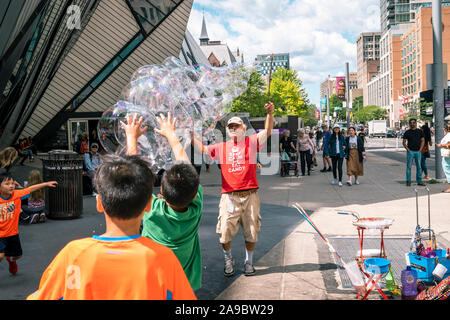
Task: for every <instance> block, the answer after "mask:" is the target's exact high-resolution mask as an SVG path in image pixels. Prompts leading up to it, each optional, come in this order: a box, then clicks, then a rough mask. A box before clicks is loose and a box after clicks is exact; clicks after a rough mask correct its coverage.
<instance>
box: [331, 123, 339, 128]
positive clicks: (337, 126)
mask: <svg viewBox="0 0 450 320" xmlns="http://www.w3.org/2000/svg"><path fill="white" fill-rule="evenodd" d="M334 128H339V129H340V128H341V127H340V126H339V125H338V124H337V123H336V124H334V126H333V129H334Z"/></svg>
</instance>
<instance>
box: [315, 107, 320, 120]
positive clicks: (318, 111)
mask: <svg viewBox="0 0 450 320" xmlns="http://www.w3.org/2000/svg"><path fill="white" fill-rule="evenodd" d="M316 120H320V110H319V109H316Z"/></svg>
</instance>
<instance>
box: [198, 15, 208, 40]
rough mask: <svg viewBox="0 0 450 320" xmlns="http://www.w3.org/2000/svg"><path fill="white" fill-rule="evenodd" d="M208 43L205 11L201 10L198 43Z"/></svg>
mask: <svg viewBox="0 0 450 320" xmlns="http://www.w3.org/2000/svg"><path fill="white" fill-rule="evenodd" d="M208 43H209V37H208V31H206V21H205V13H204V12H203V22H202V32H201V34H200V45H201V46H206V45H208Z"/></svg>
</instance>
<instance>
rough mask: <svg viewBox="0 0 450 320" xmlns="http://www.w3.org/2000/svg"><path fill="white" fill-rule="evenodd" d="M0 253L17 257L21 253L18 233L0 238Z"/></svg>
mask: <svg viewBox="0 0 450 320" xmlns="http://www.w3.org/2000/svg"><path fill="white" fill-rule="evenodd" d="M0 253H4V254H5V256H7V257H19V256H21V255H22V246H21V245H20V238H19V235H18V234H16V235H15V236H11V237H6V238H0Z"/></svg>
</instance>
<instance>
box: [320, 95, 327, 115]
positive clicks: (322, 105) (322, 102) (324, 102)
mask: <svg viewBox="0 0 450 320" xmlns="http://www.w3.org/2000/svg"><path fill="white" fill-rule="evenodd" d="M320 109H322V112H327V98H321V99H320Z"/></svg>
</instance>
